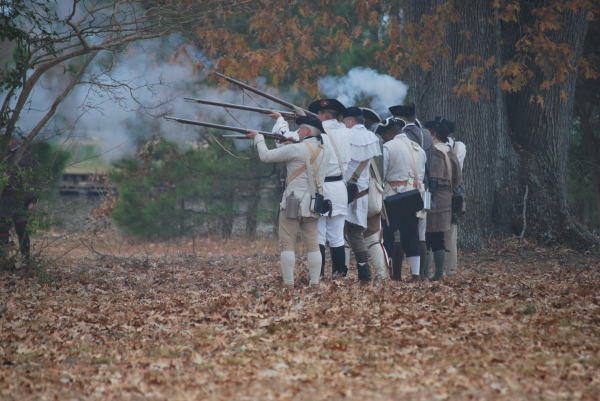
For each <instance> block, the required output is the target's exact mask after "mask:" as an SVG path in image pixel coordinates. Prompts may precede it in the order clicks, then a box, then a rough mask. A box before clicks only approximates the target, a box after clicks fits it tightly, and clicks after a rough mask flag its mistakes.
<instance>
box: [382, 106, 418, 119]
mask: <svg viewBox="0 0 600 401" xmlns="http://www.w3.org/2000/svg"><path fill="white" fill-rule="evenodd" d="M388 110H389V111H390V113H392V115H393V116H394V117H412V116H414V115H415V104H414V103H413V104H412V105H411V106H402V105H398V106H392V107H388Z"/></svg>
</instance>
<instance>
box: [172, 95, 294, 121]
mask: <svg viewBox="0 0 600 401" xmlns="http://www.w3.org/2000/svg"><path fill="white" fill-rule="evenodd" d="M183 99H184V100H185V101H186V102H195V103H200V104H208V105H211V106H220V107H228V108H230V109H239V110H247V111H255V112H257V113H262V114H270V113H272V112H277V113H279V114H281V115H282V116H283V117H294V116H296V114H295V113H293V112H291V111H282V110H271V109H263V108H261V107H252V106H244V105H241V104H233V103H221V102H214V101H212V100H204V99H194V98H191V97H184V98H183Z"/></svg>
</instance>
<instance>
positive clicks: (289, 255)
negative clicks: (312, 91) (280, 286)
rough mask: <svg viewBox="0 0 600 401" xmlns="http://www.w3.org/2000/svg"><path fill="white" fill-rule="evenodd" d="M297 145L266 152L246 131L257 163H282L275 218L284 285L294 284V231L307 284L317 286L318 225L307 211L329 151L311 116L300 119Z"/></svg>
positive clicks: (257, 138)
mask: <svg viewBox="0 0 600 401" xmlns="http://www.w3.org/2000/svg"><path fill="white" fill-rule="evenodd" d="M296 124H298V125H299V127H300V128H299V129H298V138H299V140H300V142H299V143H295V144H291V145H287V146H284V147H281V148H276V149H268V148H267V145H266V144H265V139H264V137H263V136H262V135H260V134H259V133H258V132H256V131H252V130H250V131H248V134H247V135H246V136H247V137H248V138H251V139H252V138H253V139H254V146H255V147H256V149H257V150H258V155H259V157H260V160H261V161H263V162H265V163H277V162H286V163H287V164H286V167H287V181H288V182H287V187H286V189H285V191H284V193H283V199H282V201H281V204H280V205H279V206H280V209H281V213H280V215H279V241H280V245H281V272H282V275H283V282H284V284H286V285H294V265H295V262H296V255H295V252H294V249H295V243H296V237H297V235H298V228H300V230H301V233H302V240H303V242H304V245H305V246H306V248H307V251H308V270H309V273H310V284H311V285H318V284H319V277H320V272H321V253H320V252H319V240H318V222H319V217H320V213H317V212H315V211H313V210H311V200H312V198H313V197H314V196H315V193H318V192H319V190H321V193H322V188H323V181H324V178H325V174H326V172H327V168H328V166H329V159H330V157H331V151H330V150H329V148H327V147H325V146H323V142H322V139H321V133H322V130H323V128H322V124H321V122H320V121H319V120H318V119H316V118H314V117H306V116H303V117H300V118H298V119H297V120H296ZM294 209H295V210H294Z"/></svg>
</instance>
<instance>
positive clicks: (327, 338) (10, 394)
mask: <svg viewBox="0 0 600 401" xmlns="http://www.w3.org/2000/svg"><path fill="white" fill-rule="evenodd" d="M498 243H499V244H500V245H499V246H498V247H490V248H489V249H487V250H486V251H485V252H481V253H473V254H461V255H460V257H461V260H460V265H461V266H462V267H463V268H462V269H461V270H460V271H459V273H458V276H457V278H456V280H454V281H453V282H451V283H445V284H439V283H422V284H418V285H417V284H408V283H404V282H401V283H392V282H374V283H372V284H366V285H365V284H360V283H357V282H356V281H355V279H354V278H355V275H356V274H355V271H353V272H352V278H353V279H352V280H350V281H331V280H325V281H323V282H322V283H321V285H320V287H319V288H309V287H308V286H307V283H308V275H307V272H306V261H305V259H304V260H300V261H299V262H298V264H299V265H300V266H299V267H298V265H297V269H296V272H297V276H296V277H297V279H296V281H297V285H296V287H295V288H294V289H292V290H287V291H286V290H282V286H281V279H280V272H279V265H278V260H279V259H278V248H277V244H276V241H275V242H268V241H266V240H260V241H256V242H246V241H244V240H230V241H228V242H226V243H222V242H221V241H213V240H196V241H195V242H194V243H193V244H191V243H190V244H187V248H186V249H184V248H183V247H181V246H178V247H176V248H173V247H170V246H167V245H165V244H159V245H156V244H154V245H153V244H133V245H130V247H131V248H134V247H135V246H137V247H138V248H140V249H141V250H140V251H139V252H141V253H138V254H137V256H136V258H131V257H123V256H122V255H117V256H116V257H104V258H99V257H98V256H99V255H98V254H99V253H103V251H98V249H99V248H94V250H95V251H96V252H98V253H88V254H87V256H88V257H89V258H88V259H86V258H85V256H86V254H85V252H83V251H79V252H80V254H75V255H77V256H76V257H75V258H71V259H66V258H63V259H60V260H59V261H58V262H57V263H56V266H55V267H53V268H48V269H47V270H46V272H45V274H44V275H42V276H41V277H36V278H20V277H19V276H18V275H12V274H8V273H2V274H1V275H0V294H1V299H2V301H1V302H0V307H1V306H3V305H5V307H4V308H0V310H3V312H1V314H0V357H1V359H0V362H1V363H2V365H1V367H0V399H2V400H25V399H36V400H44V399H59V400H70V399H72V400H75V399H121V400H137V399H142V398H143V399H150V400H154V399H157V400H158V399H169V400H190V399H203V400H223V399H236V400H269V399H293V400H342V399H351V400H366V399H369V400H379V399H380V400H389V399H415V400H420V399H422V400H443V399H473V400H489V399H498V400H573V399H582V400H598V399H600V291H599V287H600V286H599V280H600V261H599V260H598V257H597V256H592V255H580V254H578V253H576V252H574V251H570V250H566V249H558V250H557V249H554V250H549V249H543V248H535V247H532V246H526V247H525V248H524V250H523V251H522V252H521V250H520V249H519V248H518V247H517V246H516V244H514V245H511V246H508V245H507V244H510V243H501V242H500V241H498ZM180 245H181V244H180ZM192 249H193V252H192V251H191V250H192ZM104 251H106V249H104ZM159 251H160V252H162V255H163V256H164V255H166V253H168V254H169V255H170V257H159V256H160V252H159ZM165 252H166V253H165ZM59 253H60V250H57V254H59ZM406 273H408V270H406Z"/></svg>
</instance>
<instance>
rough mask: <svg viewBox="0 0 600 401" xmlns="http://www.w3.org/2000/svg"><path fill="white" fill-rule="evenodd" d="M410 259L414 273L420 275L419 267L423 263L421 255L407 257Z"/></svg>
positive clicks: (411, 269)
mask: <svg viewBox="0 0 600 401" xmlns="http://www.w3.org/2000/svg"><path fill="white" fill-rule="evenodd" d="M406 260H408V265H409V266H410V271H411V273H412V274H413V275H415V276H418V275H419V268H420V265H421V257H420V256H410V257H408V258H406Z"/></svg>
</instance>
